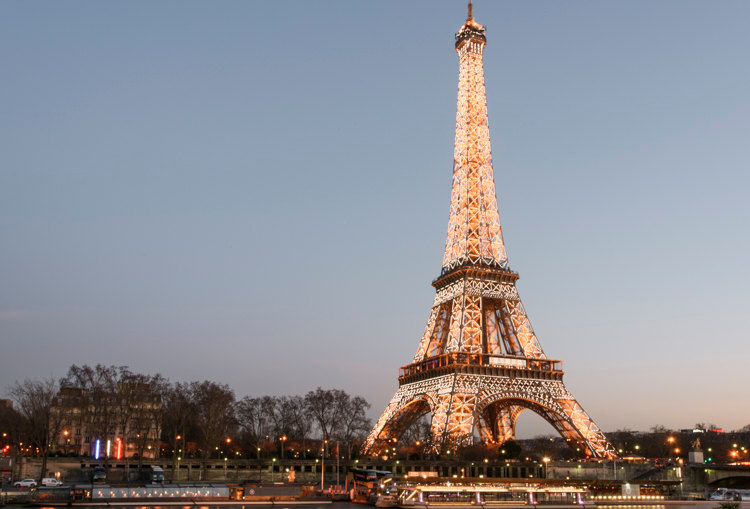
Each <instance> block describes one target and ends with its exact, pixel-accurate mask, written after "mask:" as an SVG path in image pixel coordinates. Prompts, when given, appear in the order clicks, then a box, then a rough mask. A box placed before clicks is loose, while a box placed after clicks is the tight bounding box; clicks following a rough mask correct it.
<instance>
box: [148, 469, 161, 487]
mask: <svg viewBox="0 0 750 509" xmlns="http://www.w3.org/2000/svg"><path fill="white" fill-rule="evenodd" d="M149 474H150V475H149V478H150V480H151V482H152V483H162V482H164V469H163V468H161V467H160V466H158V465H151V467H150V468H149Z"/></svg>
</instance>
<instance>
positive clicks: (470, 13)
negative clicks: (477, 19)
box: [466, 0, 474, 21]
mask: <svg viewBox="0 0 750 509" xmlns="http://www.w3.org/2000/svg"><path fill="white" fill-rule="evenodd" d="M473 19H474V13H473V9H472V5H471V0H469V17H468V18H466V21H472V20H473Z"/></svg>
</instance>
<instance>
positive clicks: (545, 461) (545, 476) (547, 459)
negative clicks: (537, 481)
mask: <svg viewBox="0 0 750 509" xmlns="http://www.w3.org/2000/svg"><path fill="white" fill-rule="evenodd" d="M542 461H543V462H544V478H545V479H546V478H547V463H549V458H548V457H547V456H545V457H544V458H542Z"/></svg>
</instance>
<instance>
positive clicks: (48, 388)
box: [9, 378, 63, 479]
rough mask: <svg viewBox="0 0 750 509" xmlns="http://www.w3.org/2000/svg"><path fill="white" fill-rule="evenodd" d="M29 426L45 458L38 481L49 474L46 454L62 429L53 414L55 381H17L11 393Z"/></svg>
mask: <svg viewBox="0 0 750 509" xmlns="http://www.w3.org/2000/svg"><path fill="white" fill-rule="evenodd" d="M9 393H10V396H11V398H13V400H14V401H15V403H16V405H17V406H18V409H19V412H20V414H21V415H22V416H23V418H24V420H25V421H26V423H27V426H28V428H27V429H28V433H29V440H30V441H31V444H32V445H33V446H34V447H35V448H36V449H38V450H39V454H40V455H41V456H42V467H41V472H40V473H39V478H40V479H41V478H42V477H44V475H45V473H46V472H47V454H48V453H49V451H50V446H51V444H52V441H53V440H54V439H55V438H56V437H57V436H58V435H59V434H60V432H61V430H62V422H63V421H62V417H61V416H60V414H58V413H55V412H53V411H52V406H53V405H54V402H55V396H56V395H57V383H56V382H55V380H54V379H52V378H50V379H46V380H41V381H36V380H24V382H23V383H19V382H16V383H15V385H13V386H12V387H11V389H10V391H9Z"/></svg>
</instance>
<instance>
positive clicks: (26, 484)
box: [13, 479, 36, 488]
mask: <svg viewBox="0 0 750 509" xmlns="http://www.w3.org/2000/svg"><path fill="white" fill-rule="evenodd" d="M13 486H15V487H16V488H36V480H35V479H23V480H21V481H16V482H14V483H13Z"/></svg>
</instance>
